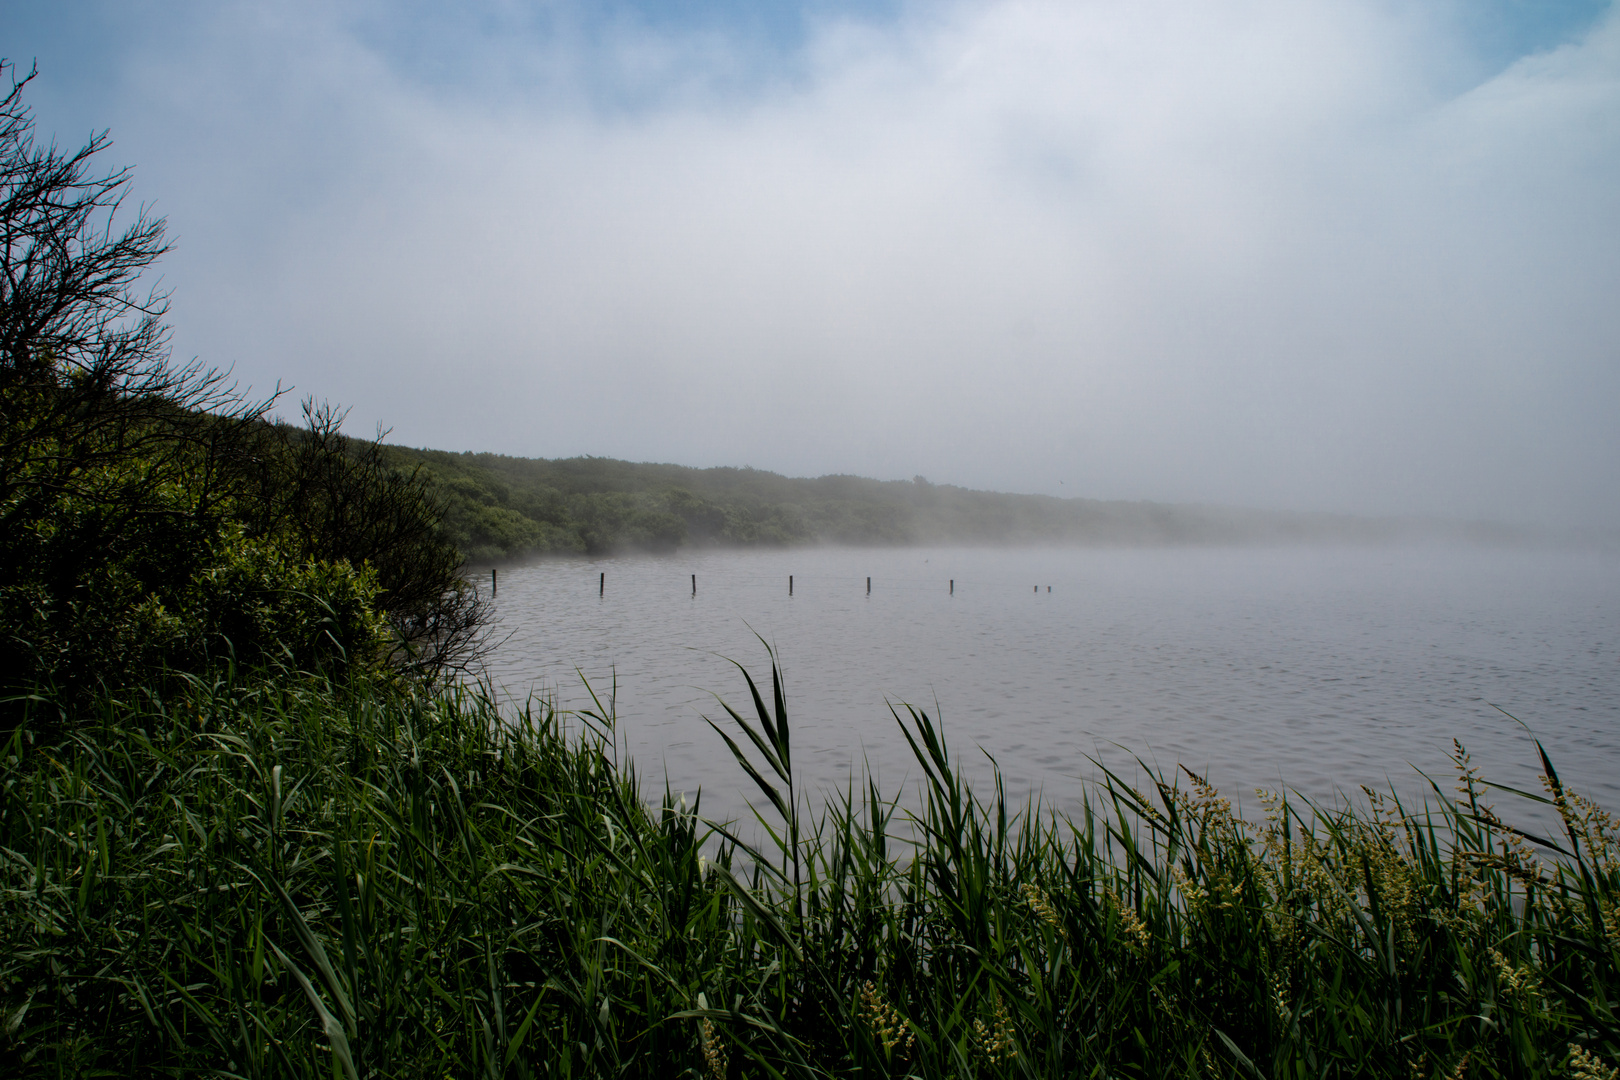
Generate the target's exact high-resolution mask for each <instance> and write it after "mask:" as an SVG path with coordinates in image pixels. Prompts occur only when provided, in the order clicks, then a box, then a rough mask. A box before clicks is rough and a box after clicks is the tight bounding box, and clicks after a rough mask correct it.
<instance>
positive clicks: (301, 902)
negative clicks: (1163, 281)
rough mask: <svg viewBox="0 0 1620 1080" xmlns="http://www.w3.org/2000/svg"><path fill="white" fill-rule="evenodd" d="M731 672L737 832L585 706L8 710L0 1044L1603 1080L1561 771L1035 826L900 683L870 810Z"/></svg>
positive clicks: (1194, 801) (1130, 796) (73, 1067)
mask: <svg viewBox="0 0 1620 1080" xmlns="http://www.w3.org/2000/svg"><path fill="white" fill-rule="evenodd" d="M743 676H744V679H745V680H746V682H745V685H746V687H747V690H748V692H749V694H748V702H747V706H746V708H745V709H743V710H741V711H732V710H730V709H727V712H728V713H730V715H728V716H721V717H719V718H718V722H717V724H716V727H717V731H718V732H719V734H720V737H722V738H724V739H725V741H726V743H727V744H729V746H730V747H731V749H732V750H733V752H734V753H735V754H736V756H737V759H738V761H739V764H740V767H742V768H744V769H745V770H746V771H747V773H748V775H749V776H750V777H751V778H752V782H753V783H754V784H755V785H756V789H757V791H758V795H759V798H758V806H759V810H760V812H759V815H758V820H757V822H753V823H748V824H747V826H746V828H747V831H746V832H744V831H741V830H740V829H739V827H737V826H734V825H730V824H713V823H710V822H708V821H706V820H705V819H704V818H703V816H702V814H701V812H700V807H699V805H698V804H696V803H694V804H693V805H691V806H687V805H685V804H684V803H683V802H682V801H680V800H678V799H674V798H672V797H671V796H670V795H669V793H668V792H667V791H666V792H665V793H664V795H663V796H662V798H656V799H649V798H648V797H647V795H646V793H645V792H643V791H642V790H641V789H640V788H639V787H638V784H637V781H636V779H635V775H634V771H633V770H632V769H630V768H629V767H628V765H627V763H623V762H620V761H619V760H618V759H617V757H616V749H615V743H614V737H613V732H612V729H611V719H612V718H611V717H610V716H605V715H602V714H600V713H586V714H583V715H573V716H570V715H565V714H562V713H559V712H557V711H555V710H553V709H550V708H548V707H546V706H545V705H544V704H543V703H536V704H535V705H533V706H532V707H531V708H529V709H528V710H527V711H525V712H524V713H523V714H522V715H520V716H517V717H515V718H514V717H512V716H510V715H505V716H503V715H502V714H501V712H500V711H499V710H498V709H497V708H496V706H495V704H494V703H493V699H492V696H491V695H487V694H483V693H479V692H477V691H476V690H467V689H446V690H441V691H437V692H432V693H429V692H424V691H412V690H405V689H399V688H377V687H369V688H366V687H362V688H348V689H344V688H340V687H336V686H333V685H331V684H329V683H327V682H325V681H323V680H321V679H318V678H315V677H312V676H296V677H295V676H286V677H282V678H279V679H276V680H272V681H270V682H265V681H263V680H259V681H251V682H243V681H237V680H225V681H220V682H205V681H200V680H190V681H187V682H183V683H180V684H179V685H178V689H172V690H167V691H165V692H164V693H163V694H159V693H158V692H157V691H155V690H154V691H151V692H149V693H146V694H144V695H133V696H131V695H126V696H125V697H124V698H122V699H111V698H108V699H104V700H103V701H102V702H101V703H100V705H99V706H98V709H97V710H96V711H94V712H93V713H91V714H88V715H78V716H75V717H70V718H68V719H70V720H71V721H72V724H71V725H69V726H68V727H66V728H64V726H63V724H62V718H61V717H59V716H56V715H54V714H52V713H51V710H52V709H54V708H55V706H53V704H52V702H51V701H50V700H49V699H47V698H44V697H41V698H39V699H37V700H36V701H34V702H33V703H32V705H33V708H34V710H35V713H36V716H35V719H34V720H33V721H31V722H30V723H25V724H24V725H23V726H22V727H20V728H18V729H17V730H16V731H14V732H13V733H11V735H10V736H9V741H8V742H7V744H6V745H5V747H4V750H3V756H4V761H3V762H0V800H3V801H0V865H3V870H0V931H3V937H0V1071H3V1073H4V1074H5V1075H7V1076H53V1077H55V1076H95V1075H154V1076H165V1075H167V1076H182V1075H183V1076H197V1075H206V1076H221V1077H223V1076H232V1077H271V1076H274V1077H303V1076H308V1077H317V1076H318V1077H344V1076H347V1077H350V1078H353V1080H358V1078H360V1077H449V1076H454V1077H461V1076H467V1077H474V1076H482V1077H505V1076H514V1077H531V1076H533V1077H540V1076H544V1077H575V1076H581V1077H584V1076H589V1077H596V1076H635V1077H640V1076H648V1077H669V1076H686V1077H707V1078H710V1080H722V1078H724V1077H728V1076H729V1077H744V1076H760V1077H790V1076H791V1077H826V1076H862V1077H902V1076H915V1077H928V1078H934V1077H941V1078H943V1077H961V1078H966V1077H1064V1078H1070V1077H1135V1076H1142V1077H1155V1078H1157V1077H1179V1076H1221V1077H1278V1078H1280V1077H1291V1078H1292V1077H1307V1076H1310V1077H1323V1076H1335V1077H1337V1076H1345V1077H1350V1076H1368V1077H1401V1078H1403V1080H1404V1078H1427V1077H1448V1078H1458V1077H1464V1076H1467V1077H1470V1078H1474V1077H1486V1076H1504V1077H1505V1076H1514V1077H1519V1076H1529V1077H1541V1076H1546V1077H1578V1078H1583V1080H1597V1078H1605V1080H1614V1078H1615V1077H1616V1075H1617V1073H1616V1071H1615V1063H1616V1062H1620V1025H1617V1023H1616V1020H1615V1015H1614V1002H1615V999H1616V996H1617V994H1620V978H1617V976H1616V962H1617V959H1620V953H1617V945H1620V911H1617V910H1616V907H1617V905H1616V900H1617V896H1620V835H1617V829H1616V823H1615V821H1614V820H1613V819H1612V818H1610V817H1609V816H1608V815H1606V814H1605V813H1604V812H1603V811H1601V810H1600V809H1599V808H1597V807H1596V806H1594V805H1592V804H1591V803H1590V802H1588V801H1586V800H1585V799H1583V798H1581V797H1579V796H1578V795H1576V794H1574V793H1572V792H1569V791H1566V790H1565V789H1564V788H1563V787H1562V786H1561V785H1560V783H1559V782H1558V779H1557V775H1556V773H1555V772H1554V770H1553V767H1552V765H1551V763H1547V762H1544V765H1545V776H1546V790H1545V791H1542V792H1515V793H1509V792H1507V791H1506V790H1505V789H1501V788H1497V787H1494V786H1493V785H1490V784H1488V783H1487V782H1485V781H1484V780H1482V779H1481V778H1480V777H1479V776H1478V775H1477V773H1476V772H1475V771H1474V770H1473V768H1472V767H1471V766H1470V764H1469V762H1468V759H1467V756H1466V753H1465V752H1464V751H1463V750H1462V748H1461V747H1459V748H1458V752H1457V757H1458V773H1457V777H1456V780H1455V783H1456V790H1453V789H1452V783H1451V782H1450V781H1447V782H1444V783H1436V784H1434V785H1433V788H1432V794H1431V797H1430V798H1429V799H1428V800H1427V802H1426V803H1425V804H1424V805H1423V806H1421V807H1410V806H1405V805H1402V803H1401V802H1399V801H1398V800H1397V799H1395V798H1394V797H1393V796H1380V795H1378V794H1377V793H1371V792H1369V793H1368V794H1367V801H1366V802H1365V803H1361V804H1358V805H1357V806H1356V807H1353V808H1332V809H1329V808H1325V807H1322V806H1317V805H1313V804H1311V803H1309V802H1306V801H1304V800H1301V799H1299V798H1298V797H1295V796H1289V795H1286V794H1282V795H1277V796H1268V797H1267V799H1266V801H1265V804H1264V805H1265V807H1266V810H1267V816H1266V818H1265V820H1264V821H1262V822H1253V823H1251V822H1248V821H1245V820H1242V819H1241V818H1239V817H1238V816H1236V815H1235V814H1234V813H1233V811H1232V809H1231V805H1230V803H1229V802H1228V801H1227V799H1226V798H1224V797H1223V796H1222V795H1221V794H1220V793H1218V792H1216V791H1215V790H1214V789H1212V788H1211V787H1210V786H1209V785H1208V784H1206V783H1205V782H1204V781H1203V780H1202V779H1201V778H1199V777H1196V776H1193V775H1191V774H1189V773H1181V774H1179V775H1162V774H1155V773H1152V772H1149V771H1147V770H1143V772H1142V773H1141V775H1140V776H1128V777H1127V776H1120V775H1117V774H1114V773H1107V774H1105V778H1104V780H1103V782H1102V783H1101V785H1100V786H1099V787H1098V788H1097V789H1096V791H1095V792H1094V793H1093V794H1092V796H1091V797H1090V798H1089V799H1088V801H1087V802H1086V804H1085V807H1084V810H1083V812H1082V813H1081V814H1079V815H1077V816H1075V817H1073V818H1068V817H1061V816H1057V815H1054V814H1052V813H1049V812H1046V811H1044V810H1043V809H1042V808H1041V807H1039V806H1036V805H1025V806H1013V805H1009V804H1008V800H1007V798H1006V797H1005V794H1004V792H1003V790H1002V787H1001V785H1000V784H999V782H997V783H995V784H993V785H992V787H991V789H990V790H988V791H985V792H977V793H976V792H974V791H972V790H970V789H969V787H968V786H967V785H966V784H964V782H963V781H962V779H961V777H960V774H959V773H958V772H957V770H956V769H955V767H954V766H953V764H952V759H951V757H950V755H949V752H948V750H947V747H946V744H945V741H944V739H943V737H942V735H941V733H940V730H939V728H938V726H937V725H936V724H935V722H934V721H933V719H932V718H930V717H929V716H928V715H927V714H925V713H923V712H922V711H920V710H913V709H902V710H899V711H898V712H897V715H896V719H897V721H898V722H899V728H898V734H900V735H903V737H904V738H906V739H907V740H909V741H910V743H911V746H912V748H913V750H914V751H915V752H916V756H917V760H918V762H919V764H920V766H921V769H922V773H923V777H924V780H923V784H922V788H921V790H920V791H919V792H918V793H916V794H915V797H914V798H911V799H909V801H908V802H907V803H906V804H905V805H904V807H903V806H902V804H901V802H900V801H898V799H897V798H896V797H892V796H890V797H885V796H884V795H883V794H882V793H880V792H879V791H877V790H876V789H875V788H874V787H872V786H871V785H870V784H868V785H867V786H865V787H864V789H857V788H855V787H853V786H851V787H850V788H848V789H846V790H845V791H843V792H839V793H832V794H830V795H828V794H826V793H809V792H804V791H801V790H799V789H798V788H797V786H796V784H795V781H794V775H793V763H792V746H791V739H790V728H789V724H788V715H787V707H786V701H785V696H784V694H783V692H782V684H781V679H780V674H779V671H778V670H777V668H776V666H775V663H774V657H773V663H772V679H771V685H770V686H769V687H768V688H764V689H763V690H762V689H760V688H758V687H756V685H755V683H754V682H753V680H752V679H749V678H748V677H747V672H744V673H743ZM47 720H48V721H49V722H48V723H47V722H46V721H47ZM62 730H69V731H71V734H69V735H58V736H55V737H53V738H51V739H50V740H48V741H47V740H46V738H45V736H44V735H43V734H42V733H43V732H47V731H62ZM1509 794H1511V795H1512V796H1513V797H1516V798H1523V799H1530V800H1540V801H1542V802H1544V803H1546V804H1548V805H1550V806H1551V807H1552V808H1553V809H1555V810H1556V812H1557V814H1558V815H1559V820H1561V822H1562V823H1563V833H1562V834H1561V835H1557V836H1530V835H1527V834H1525V833H1523V832H1521V831H1519V830H1518V829H1515V828H1514V827H1513V826H1512V825H1511V824H1509V823H1507V822H1506V821H1505V820H1504V819H1503V818H1502V817H1501V816H1499V813H1498V811H1497V810H1496V809H1494V808H1493V806H1492V803H1491V801H1490V797H1491V796H1492V795H1496V796H1504V795H1509ZM812 795H815V796H816V798H817V803H816V806H817V808H816V809H814V810H812V803H811V801H810V796H812ZM754 835H759V836H762V837H764V842H763V845H759V844H749V843H745V842H744V839H743V838H744V837H745V836H748V837H751V836H754Z"/></svg>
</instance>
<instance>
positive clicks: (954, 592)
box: [951, 578, 956, 596]
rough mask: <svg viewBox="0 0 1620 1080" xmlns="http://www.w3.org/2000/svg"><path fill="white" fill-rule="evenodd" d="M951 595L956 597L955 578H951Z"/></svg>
mask: <svg viewBox="0 0 1620 1080" xmlns="http://www.w3.org/2000/svg"><path fill="white" fill-rule="evenodd" d="M951 595H952V596H955V595H956V579H955V578H951Z"/></svg>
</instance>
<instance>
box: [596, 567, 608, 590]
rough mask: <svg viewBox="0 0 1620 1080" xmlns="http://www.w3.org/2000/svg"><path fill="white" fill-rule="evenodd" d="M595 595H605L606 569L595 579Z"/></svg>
mask: <svg viewBox="0 0 1620 1080" xmlns="http://www.w3.org/2000/svg"><path fill="white" fill-rule="evenodd" d="M596 595H597V596H606V595H607V571H606V570H604V571H602V576H601V577H600V578H598V579H597V581H596Z"/></svg>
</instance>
